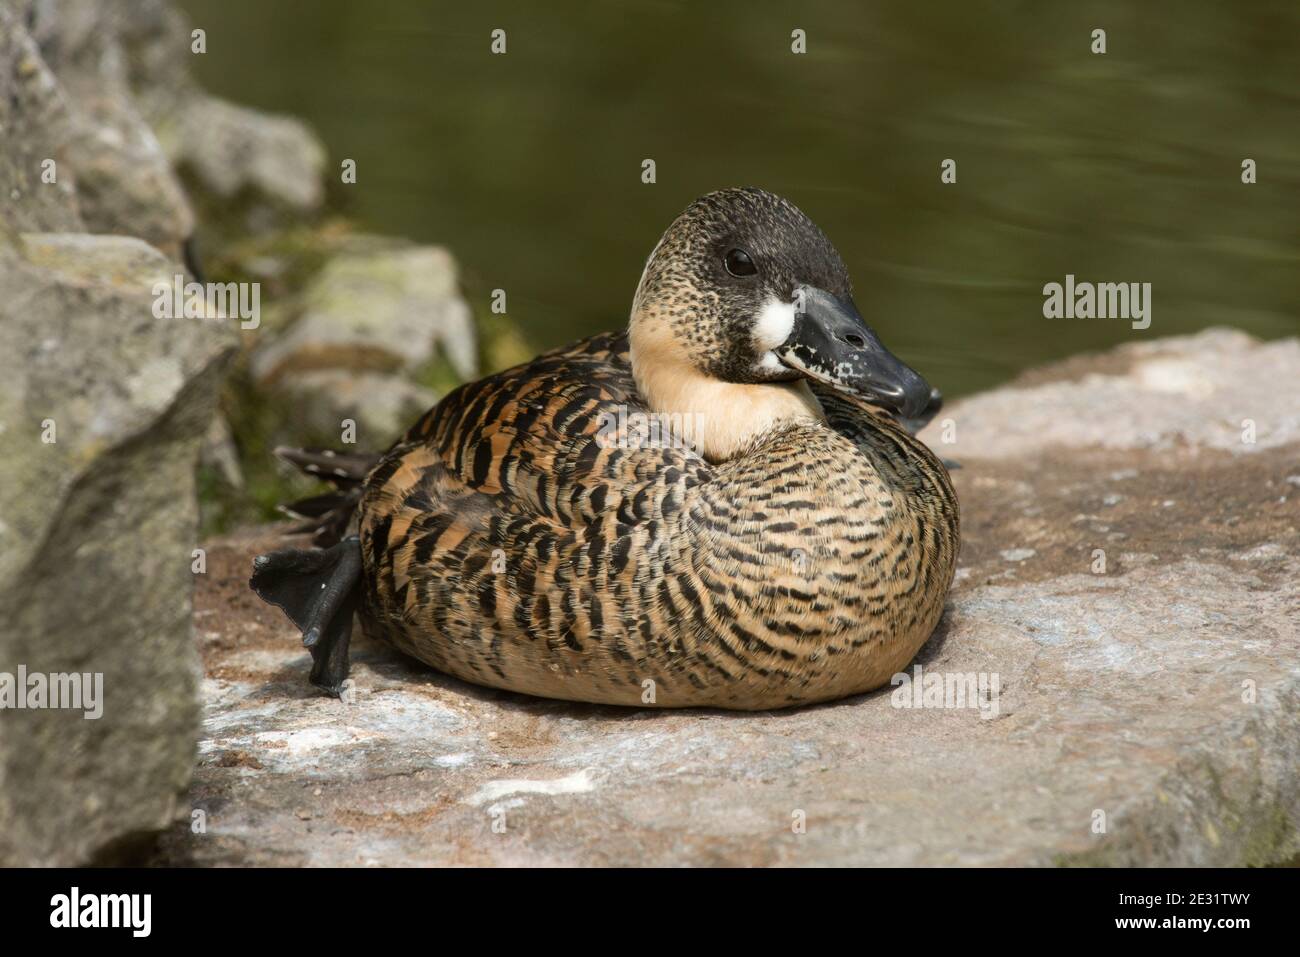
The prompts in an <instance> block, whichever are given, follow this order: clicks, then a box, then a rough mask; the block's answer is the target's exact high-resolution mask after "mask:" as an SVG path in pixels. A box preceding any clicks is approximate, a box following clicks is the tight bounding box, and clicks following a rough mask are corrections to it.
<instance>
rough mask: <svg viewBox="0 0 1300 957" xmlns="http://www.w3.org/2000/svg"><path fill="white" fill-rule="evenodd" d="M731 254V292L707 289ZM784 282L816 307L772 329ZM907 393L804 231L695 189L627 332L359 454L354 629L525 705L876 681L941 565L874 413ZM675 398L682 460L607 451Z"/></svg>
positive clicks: (763, 206)
mask: <svg viewBox="0 0 1300 957" xmlns="http://www.w3.org/2000/svg"><path fill="white" fill-rule="evenodd" d="M742 247H743V249H744V250H745V252H746V256H747V258H749V259H751V260H752V261H753V263H754V264H756V268H757V273H758V275H756V276H751V275H749V273H748V271H747V270H746V274H745V275H744V276H734V277H727V276H724V274H723V273H722V272H721V271H720V268H721V267H719V266H718V263H720V262H722V261H723V258H724V256H723V254H725V253H727V252H728V251H734V249H736V248H742ZM732 261H737V257H732ZM724 265H725V264H724ZM804 284H806V285H804ZM805 288H806V289H807V290H808V296H809V297H810V298H811V299H813V301H814V302H815V304H816V308H818V309H821V310H823V311H822V312H820V313H818V314H817V315H816V316H813V315H812V313H811V312H809V313H805V312H801V311H799V310H798V309H797V308H795V307H791V308H790V311H789V313H788V315H787V314H786V313H785V312H783V311H782V310H783V309H784V308H785V306H784V304H785V303H786V302H788V301H793V302H795V303H797V302H798V301H799V300H800V299H801V298H803V294H802V293H801V292H800V290H801V289H805ZM810 308H811V307H810ZM759 316H761V317H762V318H761V320H760V319H757V318H756V317H759ZM806 317H811V318H806ZM783 323H784V325H783ZM808 323H812V324H813V325H814V326H815V328H814V329H813V330H812V332H811V333H810V332H809V330H808V329H805V328H804V324H808ZM845 323H848V325H845ZM837 324H838V325H837ZM828 329H830V330H831V331H832V332H833V333H834V335H830V334H829V333H828V332H827V330H828ZM846 329H847V330H849V331H848V332H845V331H844V330H846ZM772 330H776V331H775V333H773V334H771V335H770V341H769V339H765V338H764V337H766V336H769V333H771V331H772ZM863 343H865V345H864V344H863ZM796 345H797V346H798V348H797V349H796V348H795V347H796ZM769 355H770V356H771V357H772V358H769ZM891 363H892V364H891ZM682 383H686V385H685V386H683V385H682ZM922 390H923V391H922ZM853 393H857V394H853ZM933 401H934V399H933V398H932V397H931V393H930V390H929V387H928V386H926V385H925V384H924V381H923V380H921V379H920V377H919V376H916V374H915V373H913V372H911V370H909V369H906V367H903V366H902V365H901V363H898V362H897V360H894V359H893V357H892V356H889V354H888V353H887V352H886V351H885V350H884V348H883V346H880V345H879V341H878V340H876V339H875V337H874V334H872V333H871V332H870V330H869V329H868V328H867V327H866V326H865V324H862V323H861V319H860V317H857V314H856V311H855V310H854V309H853V307H852V300H851V298H850V295H849V289H848V281H847V272H846V271H845V270H844V268H843V264H842V263H841V262H840V261H839V257H838V255H837V254H835V252H834V249H833V247H831V246H830V244H829V242H828V241H827V240H826V239H825V237H824V236H822V235H821V233H820V231H818V230H817V229H816V227H815V226H813V225H812V224H811V222H810V221H808V220H807V217H805V216H803V214H802V213H800V212H799V211H798V210H797V209H795V207H793V206H792V205H790V204H789V203H787V202H785V201H784V200H780V199H779V198H777V197H774V196H772V195H771V194H769V193H764V192H762V191H758V190H727V191H723V192H722V193H715V194H710V195H709V196H706V197H704V198H702V199H701V200H699V201H697V203H696V204H693V205H692V207H691V208H689V209H688V210H687V211H686V213H684V214H683V215H682V216H681V217H679V219H678V220H677V221H676V222H675V223H674V224H673V226H672V227H671V228H670V229H669V231H668V233H666V234H665V237H664V239H663V240H662V241H661V242H660V244H659V246H658V247H657V248H656V251H655V253H654V254H653V255H652V257H651V260H650V262H649V263H648V264H647V267H646V272H645V274H644V275H643V277H642V281H641V285H640V287H639V288H638V291H637V296H636V300H635V304H634V308H633V315H632V321H631V324H630V331H629V333H619V334H604V335H598V336H594V337H592V338H589V339H586V340H583V341H581V342H579V343H576V344H574V345H572V346H569V347H567V348H564V349H559V350H555V351H553V352H549V353H546V354H544V355H542V356H539V357H538V358H537V359H534V360H533V361H532V362H530V363H527V364H524V365H521V366H518V367H515V368H513V369H509V370H506V371H504V372H501V373H498V374H496V375H493V376H490V377H488V378H486V379H483V380H481V381H478V382H474V383H470V384H467V385H464V386H462V387H460V388H459V389H456V390H455V391H454V392H452V393H450V394H449V395H448V396H446V397H445V398H444V399H443V400H442V401H441V402H439V403H438V405H437V406H435V407H434V408H433V409H432V410H430V411H429V412H428V413H427V414H426V415H425V416H424V417H423V418H422V419H421V420H420V421H419V422H417V423H416V424H415V425H414V426H412V428H411V429H410V430H409V431H408V432H407V433H406V434H405V435H404V436H403V437H402V438H401V439H400V440H399V441H398V442H397V443H396V444H395V445H394V446H393V447H392V448H391V449H390V450H389V451H388V452H387V453H386V454H385V455H384V456H383V457H382V458H381V459H380V460H379V461H378V463H377V464H376V465H375V467H374V468H373V470H372V471H371V472H370V474H369V475H368V476H367V477H366V479H365V482H364V484H363V486H362V494H361V497H360V502H359V504H358V505H357V511H356V516H355V519H354V521H355V529H356V532H357V534H358V535H359V540H360V550H361V581H360V586H359V587H360V595H359V599H360V601H359V609H358V610H359V619H360V621H361V623H362V627H363V628H364V629H365V631H366V632H367V634H370V635H373V636H375V637H377V638H379V639H381V640H384V641H387V642H390V643H391V644H393V645H394V646H395V647H397V648H398V649H400V650H401V651H403V652H405V653H407V654H410V655H412V656H414V657H416V658H418V659H420V660H421V661H424V662H427V663H428V664H430V665H433V666H434V667H436V668H438V669H440V670H442V671H445V672H448V673H450V674H452V675H456V676H458V677H461V678H463V679H465V680H468V681H472V682H475V683H478V684H484V685H489V686H493V687H498V688H505V689H510V690H514V691H520V692H525V693H528V694H533V695H540V696H544V697H551V698H562V699H569V700H580V701H592V702H605V703H613V704H624V705H637V706H641V705H651V704H653V705H656V706H669V707H678V706H694V705H699V706H715V707H724V708H737V709H756V708H779V707H786V706H790V705H796V704H804V703H810V702H816V701H824V700H828V699H833V698H838V697H842V696H845V695H849V694H853V693H857V692H862V691H867V690H870V689H872V688H876V687H879V686H880V685H882V684H885V683H887V682H888V681H889V679H890V677H891V676H892V675H893V674H895V673H896V672H898V671H899V670H901V669H902V668H903V667H904V666H906V664H907V663H908V662H909V661H910V660H911V658H912V657H913V655H914V654H915V653H916V651H917V650H918V649H919V648H920V646H921V645H922V644H923V643H924V641H925V640H926V639H927V638H928V637H929V635H930V634H931V632H932V631H933V630H934V628H935V625H936V624H937V622H938V620H939V617H940V615H941V613H942V610H943V604H944V598H945V596H946V594H947V591H948V588H949V586H950V585H951V582H952V578H953V573H954V568H955V563H956V554H957V548H958V510H957V501H956V497H955V495H954V493H953V489H952V486H951V484H950V482H949V479H948V475H947V472H946V470H945V468H944V466H943V464H942V463H941V462H940V461H939V460H938V459H937V458H936V457H935V456H934V455H933V454H932V453H931V452H930V450H929V449H928V448H926V446H925V445H924V444H922V443H921V442H919V441H918V440H917V439H915V438H914V437H913V436H912V435H911V434H909V432H908V431H907V430H906V429H905V428H904V427H903V426H902V425H900V424H899V421H898V420H899V419H902V418H903V417H904V416H906V417H908V418H915V417H918V416H920V415H923V414H924V409H925V407H926V403H927V402H929V403H930V404H931V408H932V407H933ZM692 407H694V409H695V410H696V411H697V412H700V413H702V414H703V416H704V421H705V423H706V431H705V435H706V438H705V440H704V441H703V442H701V443H700V444H699V445H698V447H691V446H690V445H688V444H684V443H677V442H673V441H658V442H654V443H650V444H647V443H645V442H643V441H642V442H638V441H629V440H628V436H627V435H626V428H627V426H626V424H625V423H626V422H627V421H629V420H630V419H631V418H633V417H634V416H635V415H637V414H640V415H644V416H653V415H656V414H662V413H677V412H684V411H689V410H690V409H691V408H692ZM629 413H631V414H632V415H631V416H630V415H629ZM616 414H617V416H616ZM615 419H617V421H619V422H621V423H624V424H623V425H621V426H619V429H620V431H617V432H616V433H615V434H612V435H611V434H609V433H608V432H606V431H602V429H603V428H605V427H607V426H608V423H610V422H611V421H615ZM254 584H255V586H256V581H255V583H254ZM295 620H297V619H295ZM344 641H346V636H345V637H344Z"/></svg>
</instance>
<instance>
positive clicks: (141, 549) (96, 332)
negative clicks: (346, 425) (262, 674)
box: [0, 234, 236, 864]
mask: <svg viewBox="0 0 1300 957" xmlns="http://www.w3.org/2000/svg"><path fill="white" fill-rule="evenodd" d="M179 268H180V267H179V266H178V265H176V264H175V263H173V262H171V261H170V260H168V259H167V258H166V257H164V256H163V255H162V254H161V253H159V252H158V251H157V250H156V249H154V248H152V247H151V246H149V245H147V244H145V243H144V242H142V241H140V240H138V239H132V238H127V237H120V236H92V235H78V234H29V235H26V236H24V237H22V238H21V239H20V240H19V242H18V243H17V244H9V243H6V244H3V245H0V434H3V440H4V446H5V454H4V456H2V457H0V671H3V672H6V673H8V674H11V675H13V674H16V673H17V670H18V668H19V667H20V666H24V667H25V668H26V669H27V671H28V673H29V674H30V673H36V672H40V673H46V674H48V673H55V672H78V673H90V674H95V673H101V674H102V675H103V679H102V682H103V684H102V687H103V714H102V716H101V717H99V718H98V719H86V718H85V717H84V716H83V712H82V711H77V710H53V709H47V710H8V709H6V710H5V711H3V712H0V864H76V863H86V862H97V861H112V860H116V859H120V858H121V857H123V856H124V855H126V854H128V853H129V852H130V851H131V850H132V849H133V848H134V847H135V846H136V845H138V844H139V843H140V842H141V841H142V840H144V839H146V838H148V837H149V836H150V835H152V833H153V832H154V831H156V830H157V829H159V828H160V827H163V826H165V825H166V824H167V823H168V822H169V821H171V820H172V819H173V818H174V816H175V813H176V809H177V806H178V802H177V798H178V797H179V796H180V795H181V794H183V792H184V789H185V787H186V784H187V782H188V781H189V779H190V772H191V769H192V765H193V760H194V746H195V736H196V732H197V727H198V717H199V714H198V702H197V697H196V694H195V685H196V683H197V681H198V680H199V675H198V662H197V658H196V656H195V653H194V649H193V638H192V632H191V627H192V625H191V592H192V590H193V575H192V573H191V562H192V561H193V558H192V554H191V553H192V551H193V549H194V548H195V547H196V541H195V538H196V531H197V529H196V526H197V504H196V501H195V494H194V468H195V459H196V456H197V453H198V446H199V442H200V440H201V437H202V436H203V434H204V432H205V430H206V428H207V426H208V423H209V421H210V420H211V418H212V414H213V410H214V407H215V401H216V390H217V387H218V384H219V380H220V375H221V372H222V368H223V365H224V364H225V362H226V360H227V359H228V357H229V356H230V355H231V354H232V352H233V349H234V345H235V341H236V336H235V326H234V324H233V323H229V322H224V321H213V320H159V319H155V318H154V317H153V314H152V303H153V296H152V291H151V287H152V285H153V283H154V282H155V281H159V280H163V279H166V278H167V277H170V276H172V275H174V274H176V272H177V271H178V270H179ZM47 439H48V440H50V441H47Z"/></svg>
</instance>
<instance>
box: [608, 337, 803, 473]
mask: <svg viewBox="0 0 1300 957" xmlns="http://www.w3.org/2000/svg"><path fill="white" fill-rule="evenodd" d="M642 318H646V317H642ZM660 322H662V320H659V321H650V322H636V321H634V322H633V323H632V324H631V328H630V330H629V336H628V339H629V346H630V355H631V361H632V375H633V377H634V378H635V379H636V384H637V389H638V390H639V391H640V393H641V398H642V399H643V400H644V401H645V403H646V406H647V408H649V409H650V411H651V412H654V413H659V414H666V415H671V416H682V417H683V419H684V420H686V421H691V422H696V423H699V428H698V429H697V430H696V437H695V444H696V448H697V449H698V450H699V452H700V453H701V454H702V455H703V456H704V457H705V458H706V459H708V460H709V461H711V462H724V461H727V460H728V459H732V458H735V457H737V456H739V455H743V454H744V453H745V452H746V451H747V450H748V449H751V448H753V447H754V445H755V444H756V443H757V442H758V440H759V439H760V438H761V437H762V436H765V435H768V434H770V433H771V432H772V431H773V430H776V429H780V428H785V427H789V426H792V425H798V424H803V423H809V422H825V421H826V414H825V412H823V411H822V407H821V404H820V403H819V402H818V401H817V398H816V396H814V395H813V394H812V391H811V390H810V389H809V388H808V384H807V383H806V382H804V381H803V380H798V381H796V382H763V383H739V382H723V381H721V380H719V379H714V378H712V377H710V376H707V375H705V374H703V373H702V372H700V371H699V370H698V369H696V368H695V367H694V365H693V364H692V363H691V361H690V359H689V357H688V356H686V355H684V354H683V351H682V349H681V347H680V346H679V345H677V344H676V343H675V342H673V341H672V337H671V333H668V330H667V329H666V328H663V327H661V326H660ZM665 333H667V334H665ZM687 417H689V418H687Z"/></svg>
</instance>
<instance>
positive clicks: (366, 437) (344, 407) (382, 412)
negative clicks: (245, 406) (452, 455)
mask: <svg viewBox="0 0 1300 957" xmlns="http://www.w3.org/2000/svg"><path fill="white" fill-rule="evenodd" d="M276 401H279V402H282V403H283V404H284V409H285V412H284V416H283V424H282V428H281V430H280V432H279V435H278V437H279V439H280V440H281V441H282V442H284V443H288V444H296V445H323V446H326V447H331V448H341V447H343V446H342V445H341V444H340V443H341V442H343V438H342V435H343V430H344V424H345V422H347V421H351V422H353V423H355V428H353V429H352V430H351V431H352V433H353V436H354V441H355V442H356V445H357V447H358V448H364V449H379V448H386V447H387V446H389V445H390V444H392V441H393V440H394V439H396V438H397V437H398V436H399V435H401V434H402V433H403V432H404V431H406V429H407V428H409V427H410V426H411V425H412V423H414V422H415V420H416V419H418V418H419V417H420V416H422V415H423V414H424V413H425V412H427V411H428V410H429V409H430V408H432V407H433V405H434V404H435V403H436V402H437V401H438V396H437V395H436V394H434V393H433V392H432V391H430V390H429V389H426V388H424V387H423V386H419V385H415V384H414V383H411V382H407V381H406V380H405V379H402V378H400V377H398V376H395V375H384V374H382V373H375V372H361V373H354V372H347V371H343V370H338V369H324V370H321V371H319V372H304V373H301V374H299V375H293V376H288V377H286V378H285V379H284V380H283V381H282V383H281V388H280V391H279V393H278V398H277V400H276Z"/></svg>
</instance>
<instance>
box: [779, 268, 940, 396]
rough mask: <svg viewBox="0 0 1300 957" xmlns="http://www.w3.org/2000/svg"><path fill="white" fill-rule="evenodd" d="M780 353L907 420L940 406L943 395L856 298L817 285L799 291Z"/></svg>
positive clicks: (805, 371)
mask: <svg viewBox="0 0 1300 957" xmlns="http://www.w3.org/2000/svg"><path fill="white" fill-rule="evenodd" d="M776 355H777V358H779V359H780V360H781V362H782V364H783V365H785V366H786V367H787V368H790V369H793V370H795V371H797V372H800V373H802V374H803V375H806V376H807V377H808V378H810V379H815V380H816V381H818V382H824V383H826V384H827V385H829V386H833V387H834V388H836V389H839V390H841V391H843V392H850V393H853V394H855V395H859V396H861V397H862V398H864V399H867V400H868V401H870V402H872V403H874V404H876V405H880V406H883V407H884V408H886V409H888V410H890V411H891V412H894V413H895V414H897V415H898V416H900V417H901V418H904V419H920V418H923V417H924V416H926V414H927V413H928V412H929V410H930V406H931V405H932V404H933V405H934V407H935V411H937V409H938V405H937V401H938V398H937V397H938V393H937V392H935V391H934V390H932V389H931V388H930V384H929V383H928V382H926V381H925V380H924V379H923V378H921V376H920V375H918V374H917V373H916V372H915V371H914V370H913V369H911V368H909V367H908V366H907V365H906V364H904V363H903V362H902V361H901V360H899V359H898V357H897V356H895V355H894V354H893V353H891V352H890V351H889V350H888V349H886V348H885V347H884V345H883V344H882V343H881V341H880V339H879V338H877V336H876V334H875V333H874V332H872V331H871V329H870V328H869V327H868V326H867V324H866V323H865V322H863V321H862V316H861V315H860V314H859V313H858V309H857V307H856V306H855V305H853V301H852V300H851V299H850V300H848V301H845V300H843V299H839V298H837V297H835V296H833V295H831V294H830V293H829V292H826V291H825V290H823V289H818V288H817V287H816V286H800V287H799V288H797V289H796V290H795V320H794V329H793V331H792V332H791V333H790V338H789V339H787V340H786V341H785V343H784V344H783V345H781V346H779V347H777V349H776ZM930 414H933V413H930Z"/></svg>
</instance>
